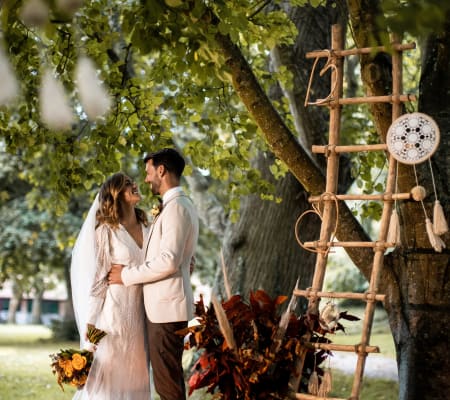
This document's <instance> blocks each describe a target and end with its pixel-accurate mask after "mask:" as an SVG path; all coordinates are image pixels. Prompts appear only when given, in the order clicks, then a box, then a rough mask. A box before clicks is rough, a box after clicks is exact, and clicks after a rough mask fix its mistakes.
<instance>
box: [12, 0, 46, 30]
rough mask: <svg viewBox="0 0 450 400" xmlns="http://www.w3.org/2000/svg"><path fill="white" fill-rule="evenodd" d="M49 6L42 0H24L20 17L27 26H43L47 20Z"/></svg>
mask: <svg viewBox="0 0 450 400" xmlns="http://www.w3.org/2000/svg"><path fill="white" fill-rule="evenodd" d="M48 13H49V8H48V5H47V3H46V2H45V1H43V0H28V1H25V2H24V3H23V5H22V7H21V9H20V13H19V16H20V19H21V20H22V22H23V23H24V24H25V26H27V27H28V28H43V27H44V26H45V24H46V23H47V22H48Z"/></svg>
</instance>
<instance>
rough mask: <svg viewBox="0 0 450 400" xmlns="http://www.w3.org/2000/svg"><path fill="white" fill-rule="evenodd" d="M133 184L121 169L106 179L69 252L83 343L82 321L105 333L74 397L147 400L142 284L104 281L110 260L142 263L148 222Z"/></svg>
mask: <svg viewBox="0 0 450 400" xmlns="http://www.w3.org/2000/svg"><path fill="white" fill-rule="evenodd" d="M140 200H141V195H140V194H139V191H138V188H137V185H136V183H134V182H133V181H132V180H131V179H130V178H129V177H128V176H126V175H125V174H123V173H116V174H114V175H112V176H111V177H110V178H108V179H107V180H106V181H105V182H104V183H103V185H102V187H101V188H100V192H99V194H98V195H97V197H96V198H95V200H94V203H93V205H92V207H91V209H90V210H89V213H88V216H87V217H86V220H85V221H84V223H83V226H82V228H81V231H80V233H79V235H78V238H77V241H76V243H75V246H74V249H73V252H72V265H71V282H72V299H73V305H74V311H75V317H76V321H77V326H78V331H79V333H80V345H81V347H82V348H86V347H88V346H89V343H87V342H86V340H87V339H86V328H87V324H92V325H95V326H96V328H98V329H102V330H103V331H105V332H106V336H105V337H104V338H103V339H102V340H101V341H100V343H99V344H98V345H97V347H96V349H95V353H94V361H93V363H92V367H91V370H90V372H89V376H88V379H87V381H86V384H85V386H84V387H83V389H82V390H78V391H77V393H76V394H75V396H74V399H75V400H148V399H149V398H150V378H149V362H148V351H147V348H146V340H145V332H146V326H145V323H146V322H145V321H146V319H145V312H144V305H143V294H142V285H132V286H129V287H125V286H123V285H111V286H108V283H107V280H106V278H107V274H108V271H109V269H110V265H111V263H115V264H127V265H130V264H137V265H139V264H141V263H143V262H144V259H145V248H144V246H143V244H144V243H145V242H146V240H145V239H146V237H147V235H148V231H149V229H148V223H147V217H146V215H145V213H144V212H143V211H142V210H140V209H139V208H136V205H137V203H138V202H139V201H140Z"/></svg>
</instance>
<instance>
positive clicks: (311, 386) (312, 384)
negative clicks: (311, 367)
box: [308, 371, 319, 396]
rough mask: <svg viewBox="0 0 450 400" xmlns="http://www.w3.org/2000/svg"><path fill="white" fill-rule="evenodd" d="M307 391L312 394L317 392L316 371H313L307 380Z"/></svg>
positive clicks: (317, 380)
mask: <svg viewBox="0 0 450 400" xmlns="http://www.w3.org/2000/svg"><path fill="white" fill-rule="evenodd" d="M308 392H309V393H310V394H312V395H314V396H315V395H317V393H319V377H318V376H317V372H316V371H313V373H312V374H311V376H310V377H309V381H308Z"/></svg>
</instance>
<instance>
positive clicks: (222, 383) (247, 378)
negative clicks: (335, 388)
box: [180, 290, 350, 400]
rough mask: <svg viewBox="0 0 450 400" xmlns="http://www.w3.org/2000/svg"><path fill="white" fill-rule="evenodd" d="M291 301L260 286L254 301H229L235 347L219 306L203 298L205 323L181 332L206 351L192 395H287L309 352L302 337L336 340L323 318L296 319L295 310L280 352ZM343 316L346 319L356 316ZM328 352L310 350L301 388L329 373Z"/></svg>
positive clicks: (200, 316)
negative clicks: (283, 309) (284, 313)
mask: <svg viewBox="0 0 450 400" xmlns="http://www.w3.org/2000/svg"><path fill="white" fill-rule="evenodd" d="M286 299H287V297H286V296H278V297H276V298H275V299H271V298H270V296H268V295H267V293H265V292H264V291H262V290H258V291H256V292H252V293H251V294H250V301H249V304H247V303H245V302H244V301H243V299H242V298H241V296H239V295H235V296H233V297H232V298H230V299H229V300H228V301H226V302H223V303H222V306H223V309H224V310H225V313H226V316H227V319H228V321H229V323H230V325H231V328H232V330H233V334H234V338H235V341H236V347H237V348H236V349H235V350H231V349H230V348H229V347H228V345H227V343H226V341H225V340H224V337H223V335H222V333H221V331H220V328H219V323H218V321H217V317H216V314H215V312H214V308H213V307H209V308H206V307H205V305H204V303H203V299H202V298H200V300H199V301H198V302H197V303H196V312H195V314H196V316H197V321H198V322H199V325H195V326H191V327H189V328H187V329H186V330H183V331H182V332H180V334H183V335H185V334H187V333H190V335H189V341H188V343H187V345H186V348H192V347H196V348H197V349H198V350H199V354H200V356H199V358H198V360H197V361H196V363H195V365H194V366H193V367H192V370H191V374H190V378H189V394H192V392H193V391H194V390H196V389H199V388H204V387H207V388H208V390H207V391H208V392H209V393H217V392H219V393H220V394H221V398H222V399H224V400H235V399H245V400H250V399H251V400H253V399H280V398H283V397H284V396H286V395H287V393H288V383H289V379H290V377H291V375H292V374H295V371H296V369H295V364H296V361H297V356H299V354H300V351H301V350H302V351H303V350H305V348H304V347H303V346H302V337H303V336H304V335H305V334H307V333H308V334H309V335H310V341H311V342H319V343H324V342H327V343H329V342H330V340H328V339H327V338H326V337H325V336H324V334H326V333H329V332H325V331H324V329H323V327H321V326H320V324H319V318H318V316H314V315H303V316H301V317H296V315H295V314H294V313H292V314H291V315H290V319H289V323H288V326H287V329H286V332H285V334H284V336H283V339H282V341H281V344H280V346H279V348H278V351H276V352H275V347H276V344H275V341H274V338H275V336H276V333H277V330H278V326H279V322H280V318H281V313H280V310H279V308H280V305H281V304H283V303H284V302H285V301H286ZM343 314H344V315H343V318H347V319H350V318H349V316H348V315H346V313H343ZM339 329H343V327H342V326H340V327H339ZM328 355H329V354H328V353H327V352H325V351H314V350H312V349H310V350H308V351H307V355H306V359H305V363H304V367H303V371H302V379H301V382H300V388H298V391H301V390H302V389H305V387H306V384H307V382H308V379H309V376H310V375H311V373H312V371H313V369H315V370H316V371H317V372H318V374H319V375H321V374H322V373H323V371H322V369H321V368H319V367H318V366H319V365H320V364H321V363H322V362H323V361H324V360H325V359H326V357H327V356H328Z"/></svg>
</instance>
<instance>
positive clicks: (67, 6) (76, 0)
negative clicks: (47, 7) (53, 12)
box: [55, 0, 83, 16]
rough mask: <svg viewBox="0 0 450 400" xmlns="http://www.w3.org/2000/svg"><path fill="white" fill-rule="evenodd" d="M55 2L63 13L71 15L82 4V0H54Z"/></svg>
mask: <svg viewBox="0 0 450 400" xmlns="http://www.w3.org/2000/svg"><path fill="white" fill-rule="evenodd" d="M55 4H56V8H57V9H58V10H59V11H61V12H62V13H63V14H66V15H68V16H73V15H74V14H75V13H76V12H77V11H78V10H79V8H80V7H81V6H82V5H83V0H56V3H55Z"/></svg>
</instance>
